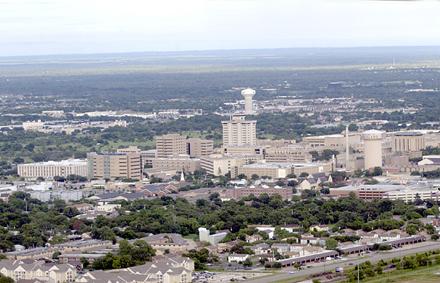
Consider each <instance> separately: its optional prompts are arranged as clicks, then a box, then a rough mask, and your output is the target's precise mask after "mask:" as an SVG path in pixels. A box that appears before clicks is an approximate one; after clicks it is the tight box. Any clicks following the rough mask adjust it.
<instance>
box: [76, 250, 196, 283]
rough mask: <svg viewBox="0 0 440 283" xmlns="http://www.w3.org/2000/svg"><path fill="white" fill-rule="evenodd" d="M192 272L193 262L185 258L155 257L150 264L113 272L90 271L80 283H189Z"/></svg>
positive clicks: (81, 277)
mask: <svg viewBox="0 0 440 283" xmlns="http://www.w3.org/2000/svg"><path fill="white" fill-rule="evenodd" d="M193 272H194V261H192V260H191V259H189V258H186V257H180V256H176V255H173V256H172V257H171V256H170V257H167V256H163V257H156V258H155V259H154V260H153V261H152V262H147V263H145V264H143V265H139V266H133V267H129V268H126V269H118V270H114V271H98V270H97V271H90V272H87V273H85V274H84V275H81V276H80V277H79V278H78V279H77V280H76V282H80V283H95V282H105V283H121V282H152V283H190V282H192V274H193Z"/></svg>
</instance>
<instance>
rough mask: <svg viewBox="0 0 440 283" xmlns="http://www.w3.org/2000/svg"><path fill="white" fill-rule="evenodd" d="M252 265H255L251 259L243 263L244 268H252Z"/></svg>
mask: <svg viewBox="0 0 440 283" xmlns="http://www.w3.org/2000/svg"><path fill="white" fill-rule="evenodd" d="M252 265H254V263H253V262H252V260H251V259H250V258H249V257H248V258H247V259H246V260H245V261H244V262H243V266H246V267H251V266H252Z"/></svg>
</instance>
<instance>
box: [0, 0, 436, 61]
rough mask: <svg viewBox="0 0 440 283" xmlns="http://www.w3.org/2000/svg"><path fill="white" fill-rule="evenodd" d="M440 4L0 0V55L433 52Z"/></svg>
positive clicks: (432, 0)
mask: <svg viewBox="0 0 440 283" xmlns="http://www.w3.org/2000/svg"><path fill="white" fill-rule="evenodd" d="M439 11H440V1H438V0H421V1H370V0H0V56H16V55H41V54H76V53H112V52H142V51H184V50H210V49H260V48H294V47H356V46H406V45H417V46H423V45H439V46H440V16H439Z"/></svg>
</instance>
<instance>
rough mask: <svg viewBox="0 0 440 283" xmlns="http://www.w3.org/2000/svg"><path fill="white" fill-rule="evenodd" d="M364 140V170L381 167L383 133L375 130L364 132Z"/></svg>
mask: <svg viewBox="0 0 440 283" xmlns="http://www.w3.org/2000/svg"><path fill="white" fill-rule="evenodd" d="M362 138H363V140H364V155H365V156H364V160H365V169H371V168H374V167H382V139H383V132H381V131H377V130H369V131H365V132H363V134H362Z"/></svg>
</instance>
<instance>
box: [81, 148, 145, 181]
mask: <svg viewBox="0 0 440 283" xmlns="http://www.w3.org/2000/svg"><path fill="white" fill-rule="evenodd" d="M87 161H88V177H89V179H93V178H98V179H133V180H141V179H142V164H141V155H140V153H139V152H112V153H96V152H92V153H89V154H87Z"/></svg>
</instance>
